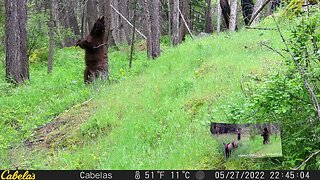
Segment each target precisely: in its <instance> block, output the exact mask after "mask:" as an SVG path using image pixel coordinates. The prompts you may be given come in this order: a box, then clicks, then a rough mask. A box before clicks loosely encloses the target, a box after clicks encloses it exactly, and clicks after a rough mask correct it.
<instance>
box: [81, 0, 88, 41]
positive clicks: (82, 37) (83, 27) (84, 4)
mask: <svg viewBox="0 0 320 180" xmlns="http://www.w3.org/2000/svg"><path fill="white" fill-rule="evenodd" d="M87 2H88V1H86V0H83V4H82V12H81V34H80V36H81V39H84V35H85V25H84V24H85V22H84V20H85V18H84V16H85V14H86V6H87Z"/></svg>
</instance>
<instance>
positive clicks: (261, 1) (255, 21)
mask: <svg viewBox="0 0 320 180" xmlns="http://www.w3.org/2000/svg"><path fill="white" fill-rule="evenodd" d="M264 1H265V0H257V2H256V4H255V5H254V8H253V12H254V14H255V13H257V12H258V10H259V9H260V8H261V6H262V4H263V3H264ZM260 15H261V13H260V12H258V14H257V15H256V17H255V19H253V22H252V24H258V23H259V21H260Z"/></svg>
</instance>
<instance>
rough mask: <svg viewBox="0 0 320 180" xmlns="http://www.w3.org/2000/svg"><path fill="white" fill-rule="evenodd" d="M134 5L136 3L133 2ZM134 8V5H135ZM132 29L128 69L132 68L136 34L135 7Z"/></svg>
mask: <svg viewBox="0 0 320 180" xmlns="http://www.w3.org/2000/svg"><path fill="white" fill-rule="evenodd" d="M135 3H136V2H135ZM135 6H136V4H135ZM132 24H133V27H132V38H131V51H130V61H129V69H130V68H131V67H132V61H133V51H134V35H135V33H136V31H135V28H136V7H134V9H133V23H132Z"/></svg>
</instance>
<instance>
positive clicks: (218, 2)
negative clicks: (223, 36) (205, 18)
mask: <svg viewBox="0 0 320 180" xmlns="http://www.w3.org/2000/svg"><path fill="white" fill-rule="evenodd" d="M216 12H217V33H219V32H220V31H221V13H222V10H221V6H220V0H218V1H217V10H216Z"/></svg>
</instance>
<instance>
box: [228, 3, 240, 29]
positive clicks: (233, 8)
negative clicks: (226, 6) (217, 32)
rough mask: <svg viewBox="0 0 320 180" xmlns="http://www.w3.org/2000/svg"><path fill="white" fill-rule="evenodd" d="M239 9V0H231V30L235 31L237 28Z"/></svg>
mask: <svg viewBox="0 0 320 180" xmlns="http://www.w3.org/2000/svg"><path fill="white" fill-rule="evenodd" d="M237 9H238V2H237V0H230V22H229V29H230V31H235V30H236V29H237Z"/></svg>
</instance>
